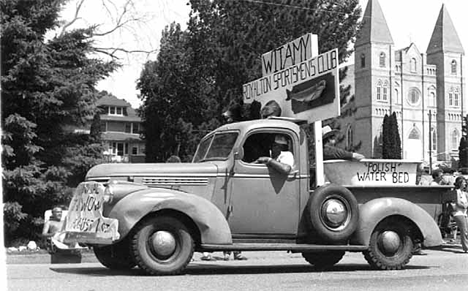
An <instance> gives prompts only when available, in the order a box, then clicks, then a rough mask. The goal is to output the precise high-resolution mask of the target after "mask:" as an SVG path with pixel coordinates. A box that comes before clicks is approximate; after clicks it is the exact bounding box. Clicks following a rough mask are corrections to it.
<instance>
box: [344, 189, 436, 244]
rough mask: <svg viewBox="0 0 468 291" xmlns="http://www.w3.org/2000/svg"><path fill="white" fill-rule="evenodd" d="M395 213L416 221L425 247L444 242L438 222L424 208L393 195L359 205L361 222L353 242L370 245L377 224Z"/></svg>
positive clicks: (352, 238)
mask: <svg viewBox="0 0 468 291" xmlns="http://www.w3.org/2000/svg"><path fill="white" fill-rule="evenodd" d="M393 215H401V216H404V217H406V218H408V219H409V220H411V221H412V222H414V224H415V225H416V226H417V227H418V228H419V231H420V232H421V234H422V237H423V241H422V243H423V245H424V246H425V247H434V246H439V245H441V244H442V243H443V239H442V235H441V233H440V230H439V227H438V226H437V223H436V222H435V221H434V219H433V218H432V217H431V216H430V215H429V214H428V213H427V212H426V211H425V210H424V209H422V208H421V207H419V206H418V205H416V204H414V203H412V202H410V201H408V200H405V199H401V198H392V197H386V198H378V199H373V200H371V201H369V202H367V203H365V204H363V205H361V206H360V207H359V224H358V228H357V230H356V231H355V232H354V234H353V236H352V237H351V243H352V244H363V245H369V242H370V237H371V235H372V231H373V230H374V229H375V227H376V226H377V224H378V223H379V222H380V221H382V220H383V219H385V218H386V217H389V216H393Z"/></svg>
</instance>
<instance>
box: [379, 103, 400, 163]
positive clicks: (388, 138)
mask: <svg viewBox="0 0 468 291" xmlns="http://www.w3.org/2000/svg"><path fill="white" fill-rule="evenodd" d="M382 158H384V159H401V139H400V133H399V131H398V121H397V118H396V113H395V112H393V113H392V114H391V115H390V116H388V115H387V114H385V116H384V120H383V126H382Z"/></svg>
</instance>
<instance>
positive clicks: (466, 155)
mask: <svg viewBox="0 0 468 291" xmlns="http://www.w3.org/2000/svg"><path fill="white" fill-rule="evenodd" d="M458 158H459V162H458V168H465V170H464V171H466V168H468V115H467V116H465V117H464V118H463V126H462V137H461V139H460V145H459V146H458Z"/></svg>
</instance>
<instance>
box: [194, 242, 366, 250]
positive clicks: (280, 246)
mask: <svg viewBox="0 0 468 291" xmlns="http://www.w3.org/2000/svg"><path fill="white" fill-rule="evenodd" d="M201 248H202V250H203V251H212V252H216V251H293V252H307V251H311V252H312V251H313V252H315V251H349V252H362V251H366V250H367V249H368V246H365V245H315V244H295V243H234V244H231V245H214V244H202V245H201Z"/></svg>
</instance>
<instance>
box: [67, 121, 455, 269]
mask: <svg viewBox="0 0 468 291" xmlns="http://www.w3.org/2000/svg"><path fill="white" fill-rule="evenodd" d="M278 135H281V136H283V137H284V138H285V140H286V141H287V147H288V151H290V152H291V153H292V154H293V156H294V166H293V167H292V169H291V171H290V172H289V173H287V174H284V173H280V172H278V171H276V170H275V169H274V168H272V167H269V166H268V165H265V164H261V163H256V161H257V159H258V158H259V157H264V156H269V155H270V150H271V148H270V147H271V144H272V143H273V140H274V138H275V136H278ZM327 163H329V164H330V165H334V166H336V164H337V163H338V165H339V166H338V167H337V168H338V175H337V176H338V177H340V175H339V171H340V170H339V169H340V168H341V169H342V171H343V175H344V173H345V172H346V173H352V172H353V171H355V170H354V168H348V166H349V165H348V164H349V162H348V161H330V162H328V161H327V162H325V163H324V164H325V169H326V171H325V172H326V174H327V165H326V164H327ZM339 163H341V164H339ZM371 163H373V164H372V166H369V165H370V164H371ZM375 163H380V164H382V165H381V166H379V165H377V166H374V164H375ZM385 165H386V166H385ZM389 165H390V166H389ZM355 166H357V167H358V168H357V169H361V168H362V169H364V170H363V171H364V172H365V171H366V169H367V172H366V173H367V176H366V177H368V176H369V175H370V174H369V172H370V171H372V172H373V173H374V172H375V171H373V170H374V169H377V170H379V171H378V172H380V173H378V174H376V173H374V174H373V175H372V177H378V180H379V181H375V179H374V178H373V180H372V179H371V178H366V179H364V178H362V177H364V176H365V174H366V173H364V172H363V173H361V179H357V181H354V180H353V179H349V181H343V180H339V179H337V178H335V177H334V176H333V173H335V174H336V170H334V172H333V171H331V170H329V172H328V174H329V176H330V178H331V179H329V181H327V183H325V184H324V185H319V186H318V187H313V188H311V187H310V185H311V184H314V183H311V182H313V181H311V175H310V170H311V165H309V149H308V148H307V136H306V134H305V132H304V130H303V129H302V128H301V125H300V124H297V123H295V122H292V121H291V120H284V119H265V120H254V121H244V122H238V123H231V124H227V125H224V126H221V127H220V128H218V129H216V130H215V131H213V132H211V133H209V134H208V135H206V136H205V137H204V138H203V139H202V140H201V142H200V144H199V146H198V148H197V151H196V153H195V155H194V158H193V162H192V163H175V164H101V165H97V166H95V167H93V168H92V169H90V170H89V172H88V174H87V176H86V181H85V182H83V183H81V184H80V185H79V186H78V188H77V190H76V192H75V194H74V197H73V199H72V201H71V203H70V207H69V212H68V213H69V214H68V216H67V223H66V230H65V232H66V241H68V242H79V243H81V244H86V245H89V246H92V247H93V249H94V252H95V254H96V257H97V258H98V260H99V261H100V262H101V263H102V264H103V265H104V266H106V267H108V268H113V269H128V268H133V267H134V266H135V265H138V267H140V268H141V269H143V270H144V271H145V272H147V273H148V274H152V275H170V274H178V273H180V272H183V270H184V269H185V268H186V266H187V264H188V263H189V262H190V260H191V258H192V255H193V252H194V251H197V252H205V251H207V252H210V251H233V250H238V251H266V250H268V251H272V250H277V251H291V252H300V253H302V255H303V257H304V258H305V259H306V261H308V262H309V263H311V264H312V265H314V266H316V267H318V268H325V267H329V266H332V265H334V264H336V263H337V262H339V260H340V259H341V258H342V257H343V255H344V254H345V252H347V251H351V252H363V253H364V257H365V259H366V260H367V261H368V262H369V263H370V264H371V265H372V266H373V267H375V268H378V269H391V270H394V269H401V268H403V267H404V266H405V265H406V264H407V263H408V262H409V260H410V258H411V256H412V249H413V245H414V244H415V243H422V244H423V245H424V246H425V247H435V246H439V245H441V244H442V237H441V234H440V230H439V228H438V226H437V224H436V222H435V219H436V217H437V215H438V213H440V211H441V197H442V195H443V193H444V192H446V191H447V190H448V189H449V188H448V187H432V188H429V187H422V186H417V185H416V182H415V180H416V176H415V175H416V167H417V165H416V164H415V165H414V168H411V166H409V167H410V169H411V170H402V169H403V168H401V167H403V166H406V165H405V163H404V161H395V160H392V161H388V160H387V161H386V160H384V161H374V160H366V161H363V162H362V163H359V164H357V165H355ZM375 167H376V168H375ZM379 167H380V168H379ZM335 168H336V167H335ZM405 169H406V168H405ZM385 170H387V171H385ZM387 172H388V173H387ZM394 172H398V174H394ZM405 173H406V174H405ZM362 175H364V176H362ZM335 176H336V175H335ZM354 176H356V175H354ZM395 176H396V177H397V179H395V178H394V177H395ZM386 177H388V179H389V180H388V182H389V183H383V182H387V180H386ZM384 178H385V181H383V179H384ZM353 181H354V182H353Z"/></svg>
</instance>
